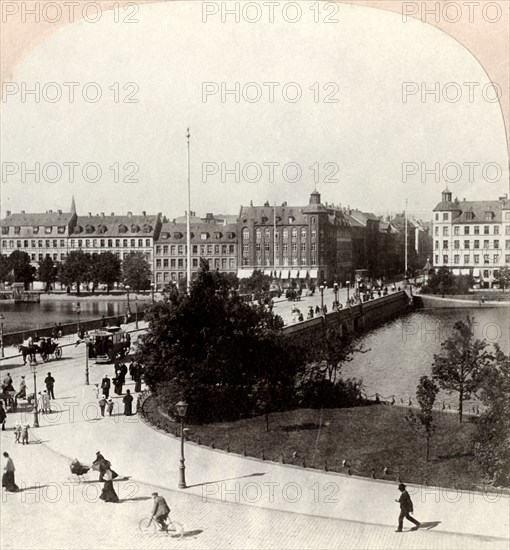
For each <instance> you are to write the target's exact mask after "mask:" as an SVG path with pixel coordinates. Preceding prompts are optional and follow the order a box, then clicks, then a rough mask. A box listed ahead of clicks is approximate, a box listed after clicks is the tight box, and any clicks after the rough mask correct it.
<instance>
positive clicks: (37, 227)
mask: <svg viewBox="0 0 510 550" xmlns="http://www.w3.org/2000/svg"><path fill="white" fill-rule="evenodd" d="M32 232H33V233H34V235H37V234H38V233H39V226H38V225H34V227H32Z"/></svg>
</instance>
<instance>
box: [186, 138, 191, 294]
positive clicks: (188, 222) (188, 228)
mask: <svg viewBox="0 0 510 550" xmlns="http://www.w3.org/2000/svg"><path fill="white" fill-rule="evenodd" d="M189 139H190V133H189V128H188V129H187V131H186V140H187V160H188V212H187V215H186V247H187V266H186V268H187V281H186V283H187V290H188V294H189V293H190V289H191V182H190V154H189Z"/></svg>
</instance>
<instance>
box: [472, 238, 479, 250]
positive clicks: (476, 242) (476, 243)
mask: <svg viewBox="0 0 510 550" xmlns="http://www.w3.org/2000/svg"><path fill="white" fill-rule="evenodd" d="M473 248H480V241H479V240H478V239H476V240H475V243H474V247H473Z"/></svg>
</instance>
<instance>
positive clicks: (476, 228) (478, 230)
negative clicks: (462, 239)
mask: <svg viewBox="0 0 510 550" xmlns="http://www.w3.org/2000/svg"><path fill="white" fill-rule="evenodd" d="M475 235H480V226H479V225H475Z"/></svg>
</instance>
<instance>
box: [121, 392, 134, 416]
mask: <svg viewBox="0 0 510 550" xmlns="http://www.w3.org/2000/svg"><path fill="white" fill-rule="evenodd" d="M122 401H123V403H124V415H125V416H131V415H132V414H133V396H132V395H131V392H130V391H129V390H126V395H125V396H124V397H123V398H122Z"/></svg>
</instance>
